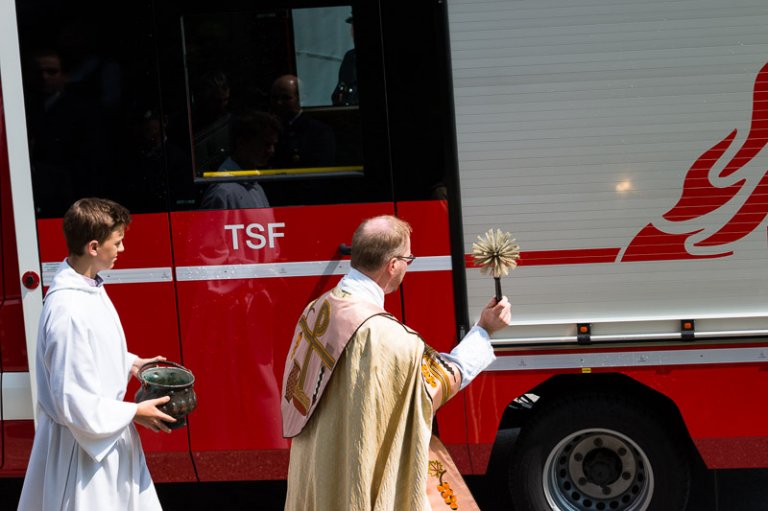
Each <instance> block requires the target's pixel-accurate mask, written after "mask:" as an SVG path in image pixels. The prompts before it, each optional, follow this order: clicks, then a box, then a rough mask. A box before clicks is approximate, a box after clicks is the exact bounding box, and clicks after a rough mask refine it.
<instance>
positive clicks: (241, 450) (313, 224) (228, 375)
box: [172, 204, 401, 480]
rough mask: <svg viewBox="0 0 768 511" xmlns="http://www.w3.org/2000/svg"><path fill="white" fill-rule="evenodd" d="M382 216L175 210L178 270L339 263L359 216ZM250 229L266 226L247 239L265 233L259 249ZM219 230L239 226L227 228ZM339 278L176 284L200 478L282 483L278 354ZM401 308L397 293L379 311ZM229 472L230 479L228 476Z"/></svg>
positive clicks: (357, 208) (360, 211)
mask: <svg viewBox="0 0 768 511" xmlns="http://www.w3.org/2000/svg"><path fill="white" fill-rule="evenodd" d="M385 213H390V214H391V213H392V207H391V205H388V204H372V205H349V206H319V207H295V208H277V209H270V210H267V209H262V210H237V211H198V212H186V213H174V214H173V215H172V227H173V236H174V254H175V257H176V264H177V267H178V266H203V267H209V266H212V265H230V264H253V263H272V262H281V263H286V262H306V261H328V260H337V259H340V258H341V257H342V256H341V255H340V254H339V252H338V248H339V244H341V243H346V244H350V243H351V240H352V233H353V232H354V229H355V228H356V227H357V225H358V224H359V222H360V221H361V220H362V219H364V218H367V217H370V216H374V215H378V214H385ZM253 224H258V225H259V226H262V227H263V229H264V230H263V231H261V230H259V228H257V227H252V228H251V234H254V235H259V234H262V232H263V233H264V234H267V236H266V238H265V239H264V242H263V243H262V242H261V240H260V239H259V238H258V237H257V236H254V237H249V236H248V232H247V229H248V227H247V226H249V225H253ZM269 224H273V225H274V228H273V231H272V232H273V233H275V234H281V235H282V236H273V241H274V243H273V246H271V247H270V244H269V237H268V232H269V229H268V225H269ZM275 224H282V225H275ZM225 225H229V226H240V225H242V226H243V227H242V228H240V227H237V228H230V229H225V227H224V226H225ZM247 241H251V245H250V246H249V245H248V243H246V242H247ZM262 245H263V246H262ZM222 271H223V270H222ZM340 278H341V276H340V275H334V276H319V277H318V276H295V277H285V278H283V277H279V276H278V277H273V278H254V279H229V280H199V281H180V282H177V289H178V303H179V324H180V328H181V339H182V349H183V352H184V360H185V364H186V366H187V367H189V368H190V369H191V370H192V371H193V372H194V373H195V376H196V383H195V390H196V393H197V396H198V409H197V410H196V411H195V412H194V413H193V414H192V416H190V418H189V422H190V426H189V431H190V438H191V445H192V450H193V452H194V457H195V464H196V467H197V470H198V474H199V475H200V478H201V479H204V480H222V479H227V478H231V477H237V478H240V479H256V478H262V477H275V478H277V477H285V466H287V465H284V464H282V462H280V463H278V462H276V461H275V460H274V459H273V457H270V456H269V455H268V452H272V451H276V452H280V453H285V452H287V449H288V446H289V443H288V441H287V440H285V439H284V438H283V437H282V428H281V419H280V385H281V382H282V371H283V367H284V365H285V357H286V354H287V351H288V347H289V345H290V340H291V337H292V334H293V329H294V327H295V325H296V320H297V319H298V316H299V314H300V313H301V311H302V309H303V308H304V306H305V305H306V304H307V303H308V302H309V301H311V300H312V299H314V298H316V297H317V296H318V295H320V294H321V293H322V292H324V291H325V290H327V289H330V288H331V287H333V286H334V285H335V284H336V283H337V282H338V280H339V279H340ZM399 304H400V299H399V293H394V294H393V295H390V296H388V297H387V301H386V307H387V309H388V310H389V311H390V312H392V313H393V314H395V315H397V316H401V311H400V308H399V307H400V305H399ZM266 451H268V452H266ZM280 456H283V454H280ZM280 456H278V458H279V457H280ZM238 460H246V461H242V462H241V461H238ZM235 467H236V468H237V472H238V475H237V476H233V475H232V474H231V471H232V470H233V469H234V468H235ZM275 467H277V468H275ZM226 474H230V475H229V476H228V475H226ZM264 474H272V475H269V476H265V475H264Z"/></svg>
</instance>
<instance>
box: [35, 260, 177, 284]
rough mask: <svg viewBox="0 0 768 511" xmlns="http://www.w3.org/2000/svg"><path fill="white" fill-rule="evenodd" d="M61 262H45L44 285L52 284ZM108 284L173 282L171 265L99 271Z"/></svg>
mask: <svg viewBox="0 0 768 511" xmlns="http://www.w3.org/2000/svg"><path fill="white" fill-rule="evenodd" d="M60 264H61V263H59V262H57V263H43V285H44V286H50V285H51V282H52V281H53V276H54V275H55V274H56V270H57V269H58V268H59V265H60ZM99 275H101V278H103V279H104V282H105V283H106V284H144V283H149V282H173V269H172V268H171V267H170V266H165V267H158V268H126V269H122V270H119V269H112V270H105V271H102V272H100V273H99Z"/></svg>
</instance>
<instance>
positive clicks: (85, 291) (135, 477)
mask: <svg viewBox="0 0 768 511" xmlns="http://www.w3.org/2000/svg"><path fill="white" fill-rule="evenodd" d="M129 222H130V215H129V213H128V210H127V209H125V208H124V207H123V206H121V205H119V204H117V203H115V202H112V201H110V200H106V199H81V200H79V201H77V202H75V203H74V204H73V205H72V206H71V207H70V208H69V210H68V211H67V213H66V214H65V215H64V235H65V238H66V241H67V248H68V250H69V256H68V257H67V258H66V259H65V260H64V262H62V263H61V265H60V266H59V269H58V271H57V272H56V275H55V276H54V278H53V283H52V284H51V286H50V288H49V290H48V293H47V294H46V297H45V304H44V307H43V313H42V316H41V318H40V328H39V333H38V339H37V357H36V369H37V375H36V380H37V389H38V396H37V419H38V420H37V430H36V432H35V440H34V444H33V446H32V454H31V456H30V460H29V466H28V467H27V474H26V477H25V479H24V486H23V488H22V492H21V499H20V501H19V507H18V509H19V510H24V511H26V510H29V511H33V510H34V511H48V510H97V509H110V510H134V511H139V510H141V511H147V510H150V511H151V510H156V509H161V506H160V502H159V500H158V498H157V493H156V492H155V488H154V485H153V484H152V479H151V477H150V475H149V471H148V470H147V465H146V461H145V459H144V453H143V451H142V448H141V441H140V439H139V434H138V432H137V431H136V427H135V426H134V425H133V422H134V421H135V422H137V423H139V424H141V425H143V426H145V427H148V428H150V429H152V430H153V431H165V432H169V431H170V429H169V428H168V426H167V425H166V424H164V423H163V421H169V422H175V419H173V418H172V417H170V416H168V415H166V414H165V413H163V412H162V411H160V410H158V408H157V406H158V405H161V404H163V403H166V402H168V400H169V399H170V398H169V397H167V396H165V397H162V398H158V399H151V400H147V401H144V402H142V403H139V404H136V403H129V402H125V401H123V397H124V396H125V391H126V387H127V385H128V379H129V377H130V375H131V374H133V375H136V374H137V372H138V369H139V367H141V366H142V365H143V364H145V363H147V362H152V361H156V360H164V358H163V357H154V358H152V359H142V358H139V357H137V356H136V355H133V354H131V353H129V352H128V351H127V349H126V341H125V334H124V333H123V328H122V326H121V324H120V319H119V318H118V315H117V311H115V308H114V306H113V305H112V302H111V301H110V299H109V297H108V296H107V293H106V290H105V289H104V287H103V286H102V280H101V278H100V277H99V276H98V272H100V271H102V270H107V269H109V268H112V266H113V265H114V263H115V260H116V259H117V256H118V254H119V253H121V252H123V250H125V248H124V246H123V236H124V232H125V227H126V226H127V225H128V223H129Z"/></svg>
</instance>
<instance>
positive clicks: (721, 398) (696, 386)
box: [465, 364, 768, 473]
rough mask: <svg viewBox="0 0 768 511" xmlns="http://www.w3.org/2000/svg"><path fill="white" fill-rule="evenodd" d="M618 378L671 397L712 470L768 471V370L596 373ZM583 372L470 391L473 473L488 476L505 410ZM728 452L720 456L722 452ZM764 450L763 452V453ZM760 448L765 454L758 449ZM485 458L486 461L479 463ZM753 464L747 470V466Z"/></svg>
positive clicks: (522, 378)
mask: <svg viewBox="0 0 768 511" xmlns="http://www.w3.org/2000/svg"><path fill="white" fill-rule="evenodd" d="M592 372H593V373H596V372H617V373H621V374H625V375H627V376H628V377H630V378H632V379H634V380H636V381H638V382H640V383H641V384H643V385H645V386H647V387H649V388H652V389H655V390H656V391H658V392H659V393H661V394H663V395H665V396H667V397H669V398H670V399H671V400H672V402H673V403H674V404H675V405H676V406H677V407H678V409H679V410H680V413H681V415H682V417H683V420H684V422H685V425H686V427H687V429H688V432H689V434H690V436H691V438H692V439H693V441H694V443H695V444H696V445H697V446H703V447H704V448H703V449H702V450H701V451H700V453H701V455H702V458H703V459H704V462H705V463H706V464H707V465H708V466H709V467H710V468H735V467H745V466H750V467H768V449H765V448H764V446H765V445H768V429H766V427H765V424H766V423H768V410H766V409H765V407H761V406H759V405H758V404H757V403H756V402H755V396H762V395H766V393H768V377H767V376H768V374H767V372H768V367H766V366H765V365H764V364H730V365H700V366H680V367H664V368H626V369H624V370H620V371H617V370H611V369H599V368H593V369H592ZM564 373H571V374H579V373H580V370H564V371H554V370H552V371H503V372H489V373H484V374H483V375H481V376H480V377H478V379H477V380H475V382H473V383H472V385H470V387H469V388H468V389H467V391H466V394H465V395H466V398H467V410H468V412H467V420H468V438H469V444H470V449H471V452H472V455H473V460H472V461H473V468H474V469H476V470H478V468H479V472H481V473H482V472H484V470H485V467H486V465H487V461H488V460H487V457H485V455H484V454H483V453H487V455H490V446H492V445H493V442H494V439H495V436H496V432H497V430H498V425H499V422H500V420H501V416H502V414H503V412H504V409H505V407H506V406H507V405H508V404H509V403H510V402H511V401H512V400H513V399H515V398H516V397H518V396H519V395H521V394H524V393H526V392H528V391H529V390H531V389H532V388H534V387H535V386H536V385H538V384H539V383H541V382H543V381H545V380H547V379H549V378H551V377H553V376H555V375H557V374H564ZM717 446H720V447H726V446H727V447H728V449H727V450H718V449H717V448H716V447H717ZM760 446H763V447H760ZM757 447H760V448H757ZM478 454H481V456H480V457H476V456H477V455H478ZM746 459H749V463H748V464H745V460H746Z"/></svg>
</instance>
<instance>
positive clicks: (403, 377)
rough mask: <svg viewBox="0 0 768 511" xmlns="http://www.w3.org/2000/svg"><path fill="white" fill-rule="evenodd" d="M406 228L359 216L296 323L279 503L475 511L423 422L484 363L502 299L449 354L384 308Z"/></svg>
mask: <svg viewBox="0 0 768 511" xmlns="http://www.w3.org/2000/svg"><path fill="white" fill-rule="evenodd" d="M410 233H411V228H410V226H409V225H408V224H407V223H406V222H404V221H402V220H400V219H398V218H395V217H392V216H380V217H375V218H371V219H368V220H366V221H364V222H363V223H362V224H361V225H360V226H359V227H358V228H357V230H356V231H355V233H354V235H353V238H352V261H351V266H352V269H351V270H350V272H349V273H348V274H347V275H345V276H344V278H343V279H342V280H341V282H340V283H339V285H338V286H336V287H335V288H334V289H332V290H331V291H329V292H327V293H325V294H323V295H321V296H320V297H319V298H317V299H316V300H315V301H313V302H312V303H310V304H309V305H308V306H307V307H306V309H305V310H304V312H303V314H302V315H301V317H300V319H299V322H298V325H297V326H296V330H295V333H294V336H293V339H292V341H291V346H290V349H289V352H288V357H287V360H286V366H285V372H284V376H283V392H282V396H281V404H282V406H281V408H282V417H283V434H284V435H285V436H286V437H289V438H292V439H293V440H292V445H291V454H290V465H289V470H288V492H287V498H286V504H285V509H286V511H321V510H328V511H331V510H338V509H345V510H349V511H371V510H382V511H383V510H391V511H395V510H398V511H400V510H412V511H422V510H423V511H427V510H430V509H433V510H437V509H445V510H447V509H460V510H464V509H477V506H476V504H475V503H474V501H473V500H472V496H471V494H470V493H469V491H468V490H467V488H466V486H465V485H464V484H463V481H462V480H461V477H460V475H459V474H458V472H457V471H456V468H455V465H453V463H452V461H451V460H450V456H448V453H447V452H446V451H445V448H444V447H443V446H442V444H441V443H440V442H439V440H437V439H436V438H435V437H433V436H432V420H433V415H434V413H435V411H436V410H437V409H438V408H439V407H440V406H441V405H442V404H444V403H445V402H446V401H447V400H448V399H450V398H451V397H452V396H454V395H455V394H456V393H457V392H458V391H459V390H460V389H462V388H464V387H466V386H467V385H468V384H469V382H470V381H471V380H472V379H473V378H474V377H475V376H477V374H479V373H480V371H482V370H483V369H484V368H485V367H487V365H488V364H490V363H491V362H492V361H493V360H494V355H493V349H492V347H491V345H490V342H489V335H490V334H492V333H493V332H495V331H497V330H499V329H501V328H504V327H505V326H507V325H508V324H509V321H510V306H509V302H508V301H507V299H506V297H502V298H501V299H500V300H498V301H497V300H496V299H495V298H492V299H491V301H490V302H489V303H488V305H486V307H485V308H484V309H483V311H482V313H481V316H480V320H479V321H478V323H477V325H475V326H474V327H473V328H472V329H471V330H470V332H469V333H468V334H467V336H466V337H465V338H464V339H463V340H462V342H460V343H459V344H458V346H457V347H456V348H455V349H454V350H453V351H452V352H451V353H438V352H436V351H435V350H434V349H432V348H430V347H429V346H428V345H427V344H426V343H425V342H424V341H423V340H422V339H421V337H420V336H419V334H418V333H416V332H415V331H413V330H411V329H409V328H408V327H407V326H405V325H404V324H402V323H400V322H399V321H398V320H397V319H395V318H394V317H393V316H392V315H390V314H388V313H387V312H386V311H385V310H384V295H385V294H387V293H391V292H393V291H395V290H396V289H398V287H399V286H400V283H401V282H402V281H403V278H404V277H405V273H406V270H407V268H408V265H409V264H410V263H411V262H412V261H413V260H414V256H413V255H412V254H411V241H410Z"/></svg>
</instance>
